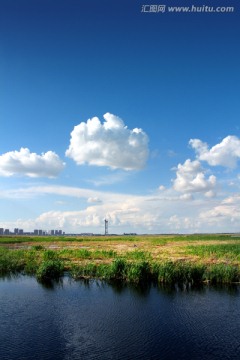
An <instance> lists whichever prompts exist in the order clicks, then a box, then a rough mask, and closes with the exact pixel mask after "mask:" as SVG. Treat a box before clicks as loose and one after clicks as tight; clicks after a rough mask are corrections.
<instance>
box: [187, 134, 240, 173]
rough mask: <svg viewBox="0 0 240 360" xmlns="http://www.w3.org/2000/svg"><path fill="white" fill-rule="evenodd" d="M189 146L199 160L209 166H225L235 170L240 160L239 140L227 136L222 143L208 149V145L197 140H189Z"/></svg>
mask: <svg viewBox="0 0 240 360" xmlns="http://www.w3.org/2000/svg"><path fill="white" fill-rule="evenodd" d="M189 144H190V145H191V146H192V148H193V149H194V150H195V151H196V153H197V157H198V159H199V160H202V161H206V162H207V163H208V164H209V165H211V166H217V165H221V166H225V167H228V168H235V167H236V166H237V161H238V160H239V159H240V139H238V138H237V137H236V136H227V137H225V138H224V139H223V140H222V142H220V143H219V144H217V145H215V146H213V147H212V148H211V149H209V148H208V144H207V143H204V142H202V141H201V140H199V139H191V140H190V141H189Z"/></svg>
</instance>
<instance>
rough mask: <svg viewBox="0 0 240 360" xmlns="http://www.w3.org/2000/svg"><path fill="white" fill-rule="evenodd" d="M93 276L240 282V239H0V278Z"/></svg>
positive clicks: (168, 281) (142, 280) (132, 280)
mask: <svg viewBox="0 0 240 360" xmlns="http://www.w3.org/2000/svg"><path fill="white" fill-rule="evenodd" d="M64 271H67V272H68V273H69V274H70V275H71V276H72V277H73V278H74V279H89V278H98V279H103V280H107V281H124V282H128V283H135V284H139V283H149V282H152V281H153V282H156V283H166V284H173V283H185V284H190V283H191V284H200V283H203V282H209V283H211V284H224V283H226V284H228V283H233V282H236V283H238V282H240V237H236V236H235V237H233V236H232V235H231V234H230V235H227V234H224V235H216V234H215V235H180V236H177V235H172V236H168V235H165V236H164V235H163V236H150V235H149V236H131V237H128V236H108V237H104V236H102V237H74V238H73V237H47V236H46V237H27V236H25V237H21V236H18V237H14V236H12V237H0V276H6V275H11V274H18V273H22V274H27V275H33V276H35V277H36V278H37V279H38V280H39V281H41V282H44V281H49V280H53V279H56V280H57V279H59V278H60V277H61V276H63V274H64Z"/></svg>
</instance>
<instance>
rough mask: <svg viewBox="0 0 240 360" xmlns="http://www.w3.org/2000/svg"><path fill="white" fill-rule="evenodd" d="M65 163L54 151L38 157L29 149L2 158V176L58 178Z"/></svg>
mask: <svg viewBox="0 0 240 360" xmlns="http://www.w3.org/2000/svg"><path fill="white" fill-rule="evenodd" d="M64 165H65V164H64V163H63V162H62V161H61V160H60V158H59V157H58V155H57V154H56V153H54V152H53V151H48V152H46V153H42V154H41V155H38V154H36V153H31V152H30V150H29V149H27V148H21V149H20V151H10V152H7V153H5V154H3V155H1V156H0V176H6V177H8V176H13V175H24V176H28V177H49V178H53V177H56V176H57V175H58V174H59V172H60V171H61V170H63V168H64Z"/></svg>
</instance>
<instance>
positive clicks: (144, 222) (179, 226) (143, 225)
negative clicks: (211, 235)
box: [0, 186, 240, 234]
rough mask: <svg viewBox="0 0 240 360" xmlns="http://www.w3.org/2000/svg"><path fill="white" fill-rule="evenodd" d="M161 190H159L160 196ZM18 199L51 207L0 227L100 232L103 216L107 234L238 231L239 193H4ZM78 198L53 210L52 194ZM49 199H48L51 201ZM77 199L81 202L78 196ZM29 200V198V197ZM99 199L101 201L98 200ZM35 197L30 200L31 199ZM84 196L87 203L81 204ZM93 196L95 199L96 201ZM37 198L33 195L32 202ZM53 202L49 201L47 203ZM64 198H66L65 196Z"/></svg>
mask: <svg viewBox="0 0 240 360" xmlns="http://www.w3.org/2000/svg"><path fill="white" fill-rule="evenodd" d="M161 194H162V195H161ZM7 195H8V196H11V197H12V198H14V201H17V203H18V204H19V198H18V199H15V197H14V196H15V195H18V196H21V197H24V196H25V197H26V198H27V201H29V196H35V197H36V198H37V197H40V196H43V195H45V196H46V201H48V200H50V203H51V206H53V208H52V210H51V211H47V212H43V213H40V214H39V216H36V217H35V218H32V219H18V220H16V221H12V222H3V221H1V224H0V227H4V228H10V229H13V228H15V227H18V228H23V229H24V230H29V231H30V230H33V229H34V228H39V229H41V228H42V229H46V230H50V229H52V228H53V229H55V228H62V229H63V230H64V231H66V232H69V233H80V232H94V233H103V232H104V219H105V218H107V219H108V220H109V232H110V233H123V232H137V233H139V234H140V233H173V232H181V233H191V232H217V231H219V232H221V231H222V232H234V231H235V232H236V231H240V228H239V224H240V211H239V209H240V196H239V195H235V196H231V197H228V198H226V199H222V198H221V199H219V198H218V197H209V198H206V197H198V198H195V199H194V198H193V197H192V196H190V193H188V194H182V195H181V196H180V197H176V193H175V191H174V190H173V189H169V190H167V197H166V191H164V192H162V193H161V192H159V190H156V193H154V194H153V193H151V194H150V195H143V196H136V195H131V194H126V193H125V194H124V193H112V192H106V191H93V190H90V189H81V188H71V187H63V186H36V187H31V188H25V189H15V191H14V190H11V192H8V193H5V196H7ZM57 195H59V197H60V199H61V200H64V198H63V196H65V197H73V198H76V197H77V198H78V199H80V201H79V209H76V208H75V211H72V210H71V209H69V210H68V211H67V210H63V211H59V206H58V205H57V204H56V200H57V199H56V196H57ZM53 199H54V202H53V201H52V200H53ZM81 199H83V201H81ZM30 200H31V198H30ZM100 200H101V202H100ZM33 201H35V200H33ZM86 201H87V202H88V204H87V206H86ZM98 201H99V202H98ZM35 202H37V200H36V201H35ZM53 203H54V204H56V205H55V206H54V205H52V204H53ZM68 203H70V199H69V200H68Z"/></svg>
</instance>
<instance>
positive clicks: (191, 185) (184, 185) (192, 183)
mask: <svg viewBox="0 0 240 360" xmlns="http://www.w3.org/2000/svg"><path fill="white" fill-rule="evenodd" d="M215 186H216V177H215V176H214V175H210V176H209V177H208V178H207V177H206V175H205V174H204V171H203V169H202V167H201V163H200V162H199V161H198V160H194V161H191V160H190V159H188V160H186V161H185V163H184V164H178V167H177V172H176V179H175V180H174V181H173V188H174V190H176V191H180V192H184V193H185V192H186V193H189V192H190V193H191V192H204V193H205V195H206V196H210V195H211V194H212V195H214V192H213V190H214V188H215Z"/></svg>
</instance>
